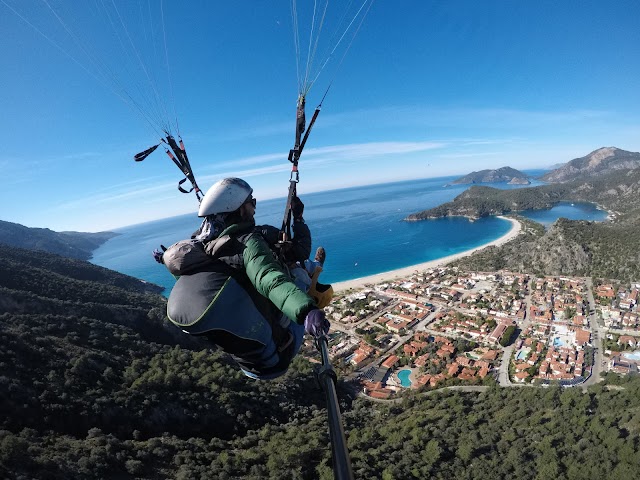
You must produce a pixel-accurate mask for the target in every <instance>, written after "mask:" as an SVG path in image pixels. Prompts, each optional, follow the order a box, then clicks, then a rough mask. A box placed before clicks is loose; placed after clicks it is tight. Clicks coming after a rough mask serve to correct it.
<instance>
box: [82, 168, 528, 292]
mask: <svg viewBox="0 0 640 480" xmlns="http://www.w3.org/2000/svg"><path fill="white" fill-rule="evenodd" d="M455 178H457V177H441V178H432V179H421V180H412V181H408V182H398V183H390V184H383V185H370V186H366V187H355V188H349V189H343V190H334V191H330V192H320V193H312V194H305V193H304V189H303V185H301V186H300V188H299V194H300V196H301V198H302V200H303V201H304V202H305V215H304V216H305V220H306V222H307V224H308V225H309V227H310V228H311V233H312V235H313V243H314V245H313V251H315V248H316V247H318V246H320V245H322V246H324V247H325V249H326V251H327V260H326V262H325V271H324V272H323V273H322V276H321V281H323V282H325V283H332V282H339V281H345V280H351V279H354V278H359V277H363V276H367V275H373V274H376V273H382V272H387V271H390V270H395V269H398V268H402V267H407V266H410V265H416V264H418V263H423V262H427V261H430V260H435V259H438V258H442V257H445V256H448V255H452V254H455V253H459V252H462V251H465V250H469V249H472V248H474V247H477V246H479V245H482V244H485V243H488V242H490V241H492V240H494V239H496V238H498V237H500V236H502V235H504V234H505V233H506V232H507V231H508V230H509V228H510V223H509V222H507V221H505V220H501V219H499V218H495V217H489V218H482V219H479V220H476V221H470V220H468V219H466V218H463V217H454V218H443V219H437V220H426V221H421V222H404V221H402V219H403V218H405V217H406V216H407V215H409V214H410V213H415V212H418V211H421V210H425V209H428V208H432V207H435V206H437V205H440V204H442V203H445V202H448V201H451V200H453V198H454V197H455V196H457V195H459V194H460V193H462V192H463V191H464V190H465V189H466V188H468V186H466V185H456V186H450V187H445V186H444V185H445V184H447V183H448V182H451V181H452V180H454V179H455ZM537 183H539V182H537ZM533 184H536V183H535V182H534V183H533ZM492 186H495V187H498V188H518V186H513V185H506V184H496V185H492ZM194 203H195V202H194ZM194 210H195V205H194ZM283 213H284V198H280V199H272V200H265V201H261V200H260V199H259V198H258V203H257V208H256V222H257V223H258V224H271V225H275V226H279V225H280V224H281V223H282V217H283ZM199 224H200V219H199V218H198V217H197V216H196V214H195V213H194V214H188V215H181V216H178V217H173V218H167V219H164V220H158V221H153V222H148V223H143V224H139V225H133V226H129V227H125V228H121V229H118V230H116V232H118V233H120V235H118V236H117V237H114V238H112V239H111V240H109V241H107V242H106V243H104V244H103V245H102V246H101V247H100V248H98V249H97V250H96V251H95V252H94V255H93V258H92V259H91V261H92V262H93V263H95V264H97V265H102V266H104V267H107V268H110V269H113V270H116V271H119V272H122V273H126V274H128V275H132V276H134V277H137V278H141V279H143V280H146V281H149V282H153V283H156V284H158V285H162V286H164V287H165V288H166V289H170V288H171V287H172V286H173V284H174V278H173V277H172V276H171V275H170V274H169V272H168V271H167V270H166V269H165V268H164V267H162V266H161V265H158V264H157V263H156V262H155V261H154V260H153V257H152V256H151V251H152V250H153V249H154V248H157V247H158V246H159V245H160V244H163V245H165V246H169V245H171V244H172V243H174V242H176V241H178V240H182V239H185V238H189V236H190V235H191V234H192V233H193V232H194V231H195V230H196V229H197V228H198V226H199ZM165 293H166V292H165Z"/></svg>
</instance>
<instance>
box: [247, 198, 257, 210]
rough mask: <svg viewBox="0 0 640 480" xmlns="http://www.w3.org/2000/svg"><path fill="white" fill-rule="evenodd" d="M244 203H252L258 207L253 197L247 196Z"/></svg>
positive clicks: (254, 206)
mask: <svg viewBox="0 0 640 480" xmlns="http://www.w3.org/2000/svg"><path fill="white" fill-rule="evenodd" d="M244 203H251V204H252V205H253V208H256V199H255V198H253V197H251V198H247V200H246V201H245V202H244Z"/></svg>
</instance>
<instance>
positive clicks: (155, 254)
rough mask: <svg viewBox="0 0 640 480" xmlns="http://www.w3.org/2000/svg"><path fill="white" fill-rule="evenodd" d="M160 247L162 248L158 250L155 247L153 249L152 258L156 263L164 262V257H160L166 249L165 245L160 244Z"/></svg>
mask: <svg viewBox="0 0 640 480" xmlns="http://www.w3.org/2000/svg"><path fill="white" fill-rule="evenodd" d="M160 248H162V250H158V249H157V248H154V249H153V258H154V260H155V261H156V262H158V263H164V259H163V258H162V257H163V255H164V252H165V251H166V250H167V247H165V246H164V245H160Z"/></svg>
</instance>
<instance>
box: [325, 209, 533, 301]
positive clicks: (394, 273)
mask: <svg viewBox="0 0 640 480" xmlns="http://www.w3.org/2000/svg"><path fill="white" fill-rule="evenodd" d="M498 218H501V219H503V220H508V221H509V222H511V229H510V230H509V231H508V232H507V233H506V234H504V235H503V236H502V237H500V238H497V239H496V240H494V241H492V242H489V243H486V244H484V245H480V246H479V247H476V248H472V249H471V250H466V251H464V252H460V253H456V254H454V255H449V256H448V257H443V258H438V259H436V260H431V261H430V262H425V263H419V264H418V265H411V266H409V267H404V268H399V269H397V270H391V271H389V272H383V273H378V274H376V275H369V276H367V277H361V278H355V279H353V280H347V281H345V282H337V283H334V284H333V290H334V291H335V292H341V291H344V290H349V289H357V288H362V287H364V286H365V285H366V284H370V283H373V284H375V283H383V282H386V281H391V280H394V279H397V278H402V277H407V276H409V275H411V274H412V273H414V272H416V271H419V272H420V271H423V270H428V269H430V268H434V267H440V266H442V265H446V264H447V263H450V262H453V261H454V260H457V259H459V258H462V257H466V256H467V255H471V254H472V253H475V252H477V251H478V250H482V249H483V248H486V247H489V246H492V245H495V246H499V245H503V244H505V243H507V242H508V241H510V240H513V239H514V238H515V237H517V236H518V234H519V233H520V230H521V229H522V225H521V224H520V222H518V221H517V220H514V219H512V218H507V217H502V216H498Z"/></svg>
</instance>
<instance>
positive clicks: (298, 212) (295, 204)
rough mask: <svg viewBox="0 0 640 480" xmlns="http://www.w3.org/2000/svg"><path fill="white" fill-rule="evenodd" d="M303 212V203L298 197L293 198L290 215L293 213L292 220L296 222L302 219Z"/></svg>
mask: <svg viewBox="0 0 640 480" xmlns="http://www.w3.org/2000/svg"><path fill="white" fill-rule="evenodd" d="M303 212H304V203H302V200H300V199H299V198H298V197H293V198H292V199H291V213H293V218H295V219H296V220H300V219H301V218H302V214H303Z"/></svg>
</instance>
